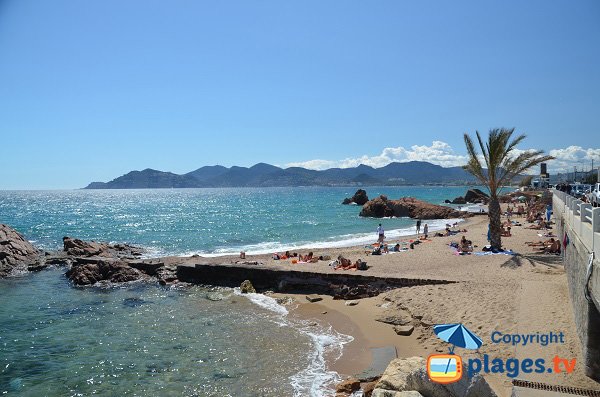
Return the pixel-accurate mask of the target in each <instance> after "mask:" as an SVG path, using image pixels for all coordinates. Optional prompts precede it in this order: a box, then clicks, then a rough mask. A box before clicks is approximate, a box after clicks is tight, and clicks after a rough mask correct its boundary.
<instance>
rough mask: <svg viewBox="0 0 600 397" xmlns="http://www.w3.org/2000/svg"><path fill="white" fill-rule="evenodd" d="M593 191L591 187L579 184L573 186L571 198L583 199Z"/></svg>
mask: <svg viewBox="0 0 600 397" xmlns="http://www.w3.org/2000/svg"><path fill="white" fill-rule="evenodd" d="M591 189H592V186H591V185H587V184H583V183H578V184H576V185H571V196H573V197H576V198H582V197H583V196H584V195H586V194H587V193H589V192H590V190H591Z"/></svg>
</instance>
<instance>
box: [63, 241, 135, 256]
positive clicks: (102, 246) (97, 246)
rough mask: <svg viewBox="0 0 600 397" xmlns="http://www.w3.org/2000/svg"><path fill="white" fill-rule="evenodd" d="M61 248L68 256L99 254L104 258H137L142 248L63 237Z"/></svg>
mask: <svg viewBox="0 0 600 397" xmlns="http://www.w3.org/2000/svg"><path fill="white" fill-rule="evenodd" d="M63 248H64V251H65V252H66V253H67V255H70V256H83V257H91V256H100V257H105V258H137V257H140V256H141V255H142V253H143V250H142V249H141V248H138V247H134V246H131V245H129V244H108V243H98V242H95V241H83V240H80V239H78V238H71V237H63Z"/></svg>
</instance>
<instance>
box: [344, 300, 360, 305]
mask: <svg viewBox="0 0 600 397" xmlns="http://www.w3.org/2000/svg"><path fill="white" fill-rule="evenodd" d="M356 305H358V301H347V302H346V306H356Z"/></svg>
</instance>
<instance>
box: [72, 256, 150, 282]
mask: <svg viewBox="0 0 600 397" xmlns="http://www.w3.org/2000/svg"><path fill="white" fill-rule="evenodd" d="M66 275H67V277H68V278H69V279H70V280H71V281H73V283H75V284H77V285H90V284H95V283H97V282H99V281H108V282H113V283H123V282H127V281H134V280H138V279H140V278H141V277H142V276H143V273H142V272H141V271H139V270H137V269H135V268H133V267H131V266H130V265H129V264H128V263H127V262H124V261H120V260H113V259H103V260H94V261H76V262H75V263H73V265H72V266H71V269H69V270H68V271H67V273H66Z"/></svg>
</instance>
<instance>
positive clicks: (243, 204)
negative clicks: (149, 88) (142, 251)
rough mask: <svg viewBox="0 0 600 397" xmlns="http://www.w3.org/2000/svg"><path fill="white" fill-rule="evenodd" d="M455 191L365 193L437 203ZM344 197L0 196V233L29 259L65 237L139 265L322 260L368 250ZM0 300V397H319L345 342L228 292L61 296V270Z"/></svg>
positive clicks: (103, 291)
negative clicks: (299, 256) (23, 243)
mask: <svg viewBox="0 0 600 397" xmlns="http://www.w3.org/2000/svg"><path fill="white" fill-rule="evenodd" d="M465 190H466V188H464V187H461V188H451V187H407V188H389V187H385V188H384V187H381V188H368V189H367V193H368V194H369V197H375V196H377V195H380V194H386V195H387V196H388V197H390V198H398V197H401V196H413V197H417V198H421V199H424V200H427V201H430V202H434V203H442V202H443V201H444V200H445V199H452V198H454V197H456V196H459V195H463V194H464V192H465ZM354 191H355V189H351V188H267V189H259V188H256V189H254V188H249V189H181V190H179V189H173V190H110V191H104V190H100V191H87V190H74V191H15V192H12V191H0V223H6V224H8V225H10V226H12V227H14V228H15V229H17V230H19V231H20V232H21V233H23V234H24V235H25V236H26V237H27V238H28V239H29V240H31V241H32V242H34V243H35V244H36V245H37V246H39V247H41V248H43V249H58V248H60V247H61V241H62V237H63V236H67V235H68V236H74V237H78V238H82V239H93V240H102V241H113V242H127V243H131V244H135V245H139V246H143V247H145V248H147V249H148V256H156V255H165V254H178V255H190V254H194V253H199V254H205V255H222V254H226V253H237V252H239V251H242V250H243V251H246V252H256V253H259V252H273V251H275V250H283V249H286V248H302V247H321V249H323V250H326V249H327V248H328V247H335V246H348V245H355V244H361V243H363V242H372V241H373V240H374V238H375V229H376V226H377V224H378V223H379V222H380V221H381V220H378V219H369V218H360V217H359V216H358V213H359V212H360V208H359V207H357V206H344V205H341V204H340V203H341V201H342V200H343V198H344V197H349V196H351V195H352V194H353V193H354ZM382 222H383V224H384V227H385V228H386V230H387V232H386V234H387V235H388V236H389V237H394V236H401V235H406V234H409V233H411V232H412V231H413V230H414V227H413V224H414V222H413V221H412V220H408V219H384V220H383V221H382ZM429 223H430V229H432V230H433V229H435V228H442V227H443V225H444V223H445V221H434V222H429ZM431 226H433V227H431ZM0 297H2V304H1V305H0V394H6V395H9V396H10V395H15V396H36V397H37V396H92V395H100V396H117V395H118V396H294V395H296V396H321V395H328V394H329V393H328V390H331V387H332V386H333V385H334V384H335V382H336V381H337V380H338V375H337V374H335V373H334V372H331V371H328V369H327V367H326V364H325V362H326V358H331V357H333V358H335V357H336V356H338V355H339V354H340V352H341V350H342V347H343V345H344V344H345V343H347V342H349V341H350V340H351V338H350V337H348V336H345V335H339V334H337V333H335V332H334V331H333V330H331V329H327V328H324V327H321V326H316V327H315V326H314V325H310V324H307V323H305V322H302V321H300V320H297V319H294V318H291V317H290V316H288V315H287V309H286V308H285V307H282V306H280V305H278V304H277V303H276V302H275V301H274V300H273V299H271V298H269V297H265V296H263V295H256V294H253V295H250V296H239V295H237V294H236V292H235V291H233V290H230V289H208V288H205V287H199V286H187V287H177V288H173V287H171V288H165V287H160V286H157V285H148V284H143V283H133V284H128V285H121V286H112V287H108V288H95V287H93V288H74V287H72V286H71V285H70V283H69V282H68V281H67V280H66V278H65V277H64V269H51V270H48V271H44V272H40V273H35V274H27V275H23V276H21V277H16V278H10V279H4V280H0Z"/></svg>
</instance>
